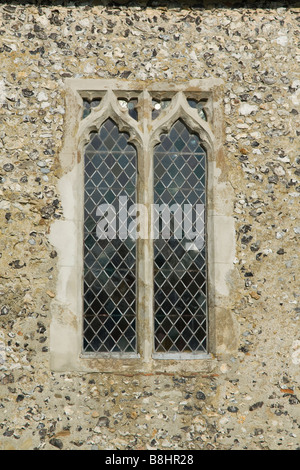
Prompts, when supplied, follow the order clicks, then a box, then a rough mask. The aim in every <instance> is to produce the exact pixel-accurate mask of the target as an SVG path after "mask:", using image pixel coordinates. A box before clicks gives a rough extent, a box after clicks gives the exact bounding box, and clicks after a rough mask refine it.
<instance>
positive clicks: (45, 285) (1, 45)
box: [0, 1, 300, 450]
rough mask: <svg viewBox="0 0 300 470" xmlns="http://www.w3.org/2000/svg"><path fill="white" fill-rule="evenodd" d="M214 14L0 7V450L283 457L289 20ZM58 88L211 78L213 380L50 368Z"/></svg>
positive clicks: (290, 269)
mask: <svg viewBox="0 0 300 470" xmlns="http://www.w3.org/2000/svg"><path fill="white" fill-rule="evenodd" d="M229 5H230V2H227V4H226V5H225V4H215V5H214V4H208V3H207V4H206V3H202V2H190V3H188V2H180V6H179V5H178V4H176V3H173V2H167V3H166V2H165V3H163V2H154V1H153V2H146V1H140V2H138V1H136V2H128V1H123V2H122V1H120V2H115V3H113V4H112V3H110V2H105V1H103V2H101V1H94V2H93V1H85V2H67V1H65V2H63V1H61V2H46V1H41V2H34V1H32V2H30V1H28V2H24V1H20V2H14V1H12V2H1V4H0V267H1V269H0V449H4V450H10V449H17V450H31V449H34V450H38V449H43V450H48V449H52V450H58V449H64V450H75V449H78V450H86V449H91V450H94V449H95V450H96V449H99V450H101V449H113V450H114V449H125V450H138V449H143V450H147V449H150V450H152V449H164V450H171V449H173V450H178V449H187V450H188V449H196V450H200V449H224V450H229V449H239V450H240V449H250V450H256V449H272V450H273V449H287V450H294V449H299V448H300V430H299V426H300V381H299V378H300V377H299V367H300V331H299V325H300V303H299V301H300V290H299V285H300V281H299V267H300V262H299V256H300V255H299V237H300V219H299V200H300V152H299V150H300V149H299V134H300V129H299V111H300V110H299V104H300V77H299V49H297V47H298V46H299V28H298V26H299V20H300V9H299V8H298V7H297V6H296V3H295V4H293V3H292V2H290V3H287V2H278V3H276V2H255V3H254V2H253V4H251V3H249V2H248V3H247V2H246V4H245V5H244V6H242V5H241V4H236V5H235V4H233V5H232V6H229ZM297 60H298V62H297ZM70 77H73V78H107V79H112V78H123V79H127V78H130V80H136V79H137V80H144V81H146V80H158V81H162V80H171V81H172V80H174V81H175V82H176V81H184V80H190V79H193V78H197V79H201V78H210V77H214V78H221V79H222V80H223V82H224V103H223V107H224V122H225V126H224V150H225V158H226V162H227V168H228V169H229V172H228V177H229V181H230V184H231V185H232V188H233V190H234V194H235V204H234V207H233V208H232V211H233V215H234V218H235V227H236V258H235V267H236V268H237V269H236V272H237V275H236V277H235V278H232V279H231V280H230V282H232V283H233V284H232V285H233V286H234V289H233V292H234V295H233V297H232V299H231V304H232V313H233V314H234V316H235V319H236V324H237V325H238V326H239V338H240V341H239V348H238V350H237V351H236V353H234V354H232V355H230V356H226V357H213V358H212V359H211V361H212V370H213V372H212V373H209V374H207V375H206V374H205V373H203V372H201V371H195V372H194V373H189V374H186V375H184V374H182V373H181V374H178V375H176V374H164V373H163V372H162V373H159V374H158V373H156V374H153V375H151V374H149V375H147V374H137V375H130V374H127V375H126V374H124V375H121V374H120V375H118V374H114V372H113V371H112V372H111V374H101V373H96V374H80V373H53V372H52V371H51V369H50V365H49V321H50V318H49V305H50V302H51V300H52V299H55V295H56V292H55V286H56V276H57V253H56V252H55V250H54V249H53V247H52V246H51V244H50V243H49V240H48V234H49V230H50V226H51V224H52V223H53V221H55V220H56V219H60V218H62V217H64V214H63V213H62V210H61V201H60V195H59V192H58V189H57V183H58V181H59V178H60V177H61V168H60V165H59V152H60V149H61V145H62V141H63V139H64V129H65V101H64V80H65V79H66V78H70Z"/></svg>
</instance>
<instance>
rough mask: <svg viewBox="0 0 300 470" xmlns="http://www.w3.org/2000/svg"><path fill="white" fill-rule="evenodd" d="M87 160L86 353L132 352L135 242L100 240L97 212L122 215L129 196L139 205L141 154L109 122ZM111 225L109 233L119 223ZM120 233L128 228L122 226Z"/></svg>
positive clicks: (88, 149)
mask: <svg viewBox="0 0 300 470" xmlns="http://www.w3.org/2000/svg"><path fill="white" fill-rule="evenodd" d="M84 158H85V202H84V207H85V209H84V351H85V352H101V353H112V352H118V353H132V352H135V351H136V313H135V299H136V277H135V265H136V263H135V254H136V253H135V242H134V240H132V239H130V238H126V239H124V240H123V239H120V237H117V236H115V237H114V238H113V237H111V236H108V237H107V238H106V239H105V238H104V239H99V233H97V224H99V215H97V208H98V207H99V206H100V205H101V204H111V205H112V206H113V207H114V208H115V213H116V214H117V211H118V209H119V201H120V199H119V198H120V196H123V197H124V196H126V197H127V203H128V205H131V204H134V203H135V187H136V150H135V148H134V147H133V146H132V145H131V144H129V143H128V135H127V134H126V133H120V132H119V130H118V127H117V125H116V124H115V123H114V121H112V120H111V119H108V120H107V121H105V123H104V124H103V125H102V126H101V128H100V130H99V132H98V133H93V134H92V135H91V138H90V142H89V143H88V145H87V146H86V148H85V156H84ZM103 215H104V216H105V213H103ZM102 221H103V218H102ZM111 222H112V223H111V224H107V230H109V229H111V228H112V227H113V226H114V223H115V224H116V222H117V219H116V218H115V219H114V220H112V221H111ZM103 225H105V224H103ZM115 228H116V230H119V231H120V230H122V228H123V229H124V227H121V226H120V223H119V226H117V225H116V227H115ZM104 229H105V230H106V228H105V227H104ZM105 230H103V232H105ZM103 232H102V233H103Z"/></svg>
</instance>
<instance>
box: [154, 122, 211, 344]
mask: <svg viewBox="0 0 300 470" xmlns="http://www.w3.org/2000/svg"><path fill="white" fill-rule="evenodd" d="M205 161H206V154H205V150H204V149H203V147H201V144H200V141H199V138H198V137H197V136H196V135H194V134H192V133H191V132H190V131H189V130H188V128H187V127H186V126H185V124H184V123H183V122H182V121H181V120H178V121H177V122H176V123H175V124H174V125H173V127H172V128H171V130H170V132H169V134H164V135H162V136H161V143H160V144H159V145H157V146H156V147H155V150H154V203H155V204H156V206H155V207H157V212H156V215H157V217H159V216H160V215H162V213H161V214H160V212H159V211H160V210H161V209H162V208H165V207H166V206H168V207H169V208H171V207H173V211H170V215H169V217H167V220H168V221H169V222H170V226H169V234H170V235H169V236H168V237H166V236H163V233H166V232H163V226H162V225H163V223H164V222H165V220H163V218H162V217H159V221H160V224H159V237H157V236H156V237H154V238H155V241H154V292H155V351H156V352H159V353H196V352H199V351H206V339H207V317H206V309H207V302H206V250H205V212H204V207H205V175H206V169H205ZM196 208H198V210H196ZM197 221H198V223H199V226H200V227H202V230H201V231H200V230H199V226H197ZM180 227H181V228H180ZM187 228H188V230H187ZM167 232H168V231H167ZM200 235H201V236H200Z"/></svg>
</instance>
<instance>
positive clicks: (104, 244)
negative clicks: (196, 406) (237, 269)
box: [50, 79, 237, 372]
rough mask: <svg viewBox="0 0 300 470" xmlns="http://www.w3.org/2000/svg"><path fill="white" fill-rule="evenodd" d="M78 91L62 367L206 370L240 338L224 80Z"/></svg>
mask: <svg viewBox="0 0 300 470" xmlns="http://www.w3.org/2000/svg"><path fill="white" fill-rule="evenodd" d="M66 91H67V93H66V106H67V114H66V139H65V141H64V146H63V149H62V153H61V165H62V171H63V177H62V179H61V181H60V191H61V197H62V205H63V207H64V214H65V219H64V220H60V221H56V222H55V224H53V226H52V229H51V234H50V242H51V243H52V244H53V246H55V247H56V249H57V251H58V255H59V256H58V260H59V275H58V284H57V289H58V295H57V298H56V299H54V300H53V302H52V321H51V331H52V335H51V358H52V368H53V369H54V370H73V369H77V370H93V371H96V370H101V371H104V370H108V371H112V370H114V369H115V367H117V368H118V370H120V371H124V372H125V371H131V370H132V371H147V370H148V371H149V370H161V367H163V368H164V370H173V367H175V366H176V367H179V368H181V367H183V368H184V370H194V367H195V366H196V365H197V364H198V362H197V360H199V361H200V362H199V366H197V367H201V368H202V367H204V364H206V363H205V361H204V362H203V360H204V359H208V360H209V357H210V356H209V354H210V353H217V352H218V351H227V350H228V351H229V350H231V349H232V348H233V347H235V346H234V345H235V344H236V342H235V337H236V336H237V335H234V334H233V332H234V326H233V325H234V319H233V318H232V315H231V311H230V308H229V307H228V306H229V304H230V301H229V299H230V296H229V291H230V286H229V284H228V276H229V273H230V272H231V271H232V268H233V266H232V260H233V258H234V225H233V217H232V212H231V211H232V209H231V206H230V204H231V198H232V193H231V190H232V188H231V186H230V184H228V183H227V182H226V175H225V173H224V174H223V173H222V170H221V175H220V170H219V168H224V165H225V164H224V156H223V128H222V110H221V107H220V97H221V96H222V84H221V81H220V80H209V81H207V80H204V81H201V80H200V81H197V80H194V81H192V82H190V83H185V84H176V85H174V84H168V83H165V84H155V83H153V84H148V83H147V84H146V83H143V82H141V83H139V82H137V83H131V82H129V81H127V80H126V81H125V80H124V81H114V80H112V81H105V80H104V81H103V80H81V79H79V80H73V79H70V80H69V79H68V80H66ZM120 142H122V143H120ZM175 155H176V158H175ZM168 160H169V163H167V162H168ZM133 162H134V163H133ZM128 169H130V171H131V173H130V175H129V174H128V171H127V170H128ZM219 176H220V178H219ZM129 183H130V184H129ZM216 183H217V184H216ZM130 185H131V186H130ZM117 186H118V190H116V187H117ZM224 192H226V198H225V199H224V197H223V196H224ZM122 198H123V199H122ZM101 201H103V204H106V205H109V206H110V209H112V212H111V213H110V214H109V212H108V211H107V210H106V208H107V207H106V208H105V207H103V206H102V207H100V206H101V204H102V203H101ZM120 202H121V203H120ZM162 204H165V205H166V206H167V209H169V211H166V212H165V215H166V219H164V218H161V210H160V209H161V208H160V206H161V205H162ZM93 205H94V207H93ZM176 205H177V206H176ZM156 206H158V207H156ZM172 206H175V208H174V207H172ZM195 206H196V207H197V206H199V212H198V213H195ZM176 207H177V209H176ZM120 209H122V210H121V212H122V213H121V214H120ZM179 209H180V210H179ZM168 213H169V216H168ZM196 216H197V217H196ZM168 217H169V219H168ZM157 219H158V225H156V221H157ZM166 220H167V221H168V220H169V232H168V230H166V231H164V232H163V229H164V227H163V223H164V222H165V221H166ZM179 220H180V221H181V235H180V236H179V231H180V227H179ZM196 221H198V222H199V221H200V223H199V227H197V226H196ZM62 231H63V232H64V237H63V239H62V237H61V233H62ZM195 232H196V234H198V236H197V237H195ZM221 233H222V236H221ZM101 234H102V238H101V236H99V235H101ZM168 234H169V235H168ZM112 235H116V237H115V238H114V239H112V238H113V237H112ZM166 236H167V237H169V238H166ZM97 237H98V238H97ZM95 238H97V239H96V240H95ZM224 247H225V248H226V249H224ZM126 253H129V254H130V257H127V256H128V255H127V254H126ZM129 258H130V262H129ZM166 268H167V269H166ZM122 270H123V271H122ZM121 271H122V272H121ZM125 271H126V272H125ZM167 271H168V276H162V275H163V274H164V272H167ZM121 274H122V275H121ZM104 277H105V279H104ZM101 316H102V317H101ZM171 317H172V318H171ZM208 319H209V322H208ZM221 325H222V326H221ZM220 326H221V327H220ZM169 359H172V361H169ZM182 359H193V361H191V362H190V361H183V362H182V361H181V360H182ZM178 361H179V362H178ZM195 361H196V362H195ZM183 363H184V364H185V365H180V364H183ZM205 367H206V366H205Z"/></svg>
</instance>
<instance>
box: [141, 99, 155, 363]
mask: <svg viewBox="0 0 300 470" xmlns="http://www.w3.org/2000/svg"><path fill="white" fill-rule="evenodd" d="M139 112H140V115H139V117H140V119H139V123H140V126H141V127H142V134H143V139H142V145H141V148H140V149H139V150H138V185H137V197H138V202H139V203H141V204H143V205H144V206H145V207H146V209H147V213H148V221H147V222H148V230H147V232H146V233H147V236H146V237H145V238H143V239H141V238H139V239H138V240H137V283H138V284H137V289H138V297H137V324H138V326H137V333H138V350H139V353H140V355H141V358H142V360H143V361H144V362H146V363H149V361H150V359H151V356H152V352H153V334H154V323H153V322H154V320H153V299H154V282H153V281H154V279H153V242H152V239H151V229H150V227H151V221H150V217H151V206H152V203H153V168H152V167H153V144H152V142H151V140H150V132H149V128H150V125H151V113H152V105H151V96H150V94H149V93H148V92H147V91H144V92H143V93H142V94H141V97H140V99H139ZM145 223H146V221H145Z"/></svg>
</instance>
